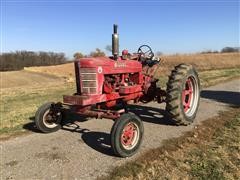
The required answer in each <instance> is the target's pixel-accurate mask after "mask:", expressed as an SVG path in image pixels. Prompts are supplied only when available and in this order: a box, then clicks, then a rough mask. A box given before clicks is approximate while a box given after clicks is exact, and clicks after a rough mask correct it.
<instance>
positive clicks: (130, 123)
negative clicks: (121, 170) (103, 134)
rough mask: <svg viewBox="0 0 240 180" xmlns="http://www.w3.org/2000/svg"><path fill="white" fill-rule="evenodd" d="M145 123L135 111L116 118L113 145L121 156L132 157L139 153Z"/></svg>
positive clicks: (114, 149)
mask: <svg viewBox="0 0 240 180" xmlns="http://www.w3.org/2000/svg"><path fill="white" fill-rule="evenodd" d="M143 133H144V129H143V123H142V121H141V120H140V119H139V117H137V116H136V115H135V114H133V113H126V114H123V115H121V116H120V118H118V119H117V120H115V122H114V124H113V126H112V129H111V146H112V149H113V151H114V153H115V154H116V155H117V156H120V157H130V156H132V155H134V154H135V153H137V151H138V150H139V148H140V145H141V143H142V137H143Z"/></svg>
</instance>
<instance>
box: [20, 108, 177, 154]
mask: <svg viewBox="0 0 240 180" xmlns="http://www.w3.org/2000/svg"><path fill="white" fill-rule="evenodd" d="M128 109H129V112H133V113H135V114H136V115H137V116H139V117H140V118H141V119H142V121H143V122H148V123H154V124H159V125H173V123H171V121H170V120H169V118H167V116H166V113H165V111H164V110H163V109H160V108H154V107H147V106H140V105H129V106H128ZM64 116H65V118H64V119H65V120H64V122H63V123H62V130H64V131H69V132H72V133H79V134H80V135H81V140H82V141H83V142H84V143H85V144H86V145H88V146H89V147H91V148H92V149H94V150H95V151H98V152H100V153H102V154H105V155H108V156H113V157H116V156H115V154H114V152H113V150H112V148H111V140H110V139H111V136H110V133H106V132H96V131H91V130H90V129H84V128H81V127H80V126H81V125H79V123H78V122H84V121H87V120H89V118H86V117H84V116H80V115H78V114H75V113H71V112H68V111H66V112H65V115H64ZM90 119H91V118H90ZM29 120H31V122H30V123H27V124H25V125H24V126H23V128H24V129H27V130H29V131H32V132H35V133H41V132H40V131H39V130H38V129H37V128H36V126H35V123H34V122H33V121H34V117H30V118H29Z"/></svg>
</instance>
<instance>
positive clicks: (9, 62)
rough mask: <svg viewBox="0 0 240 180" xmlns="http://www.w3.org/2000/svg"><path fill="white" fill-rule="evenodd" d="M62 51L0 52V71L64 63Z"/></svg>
mask: <svg viewBox="0 0 240 180" xmlns="http://www.w3.org/2000/svg"><path fill="white" fill-rule="evenodd" d="M66 61H67V58H66V57H65V54H64V53H54V52H43V51H40V52H33V51H16V52H9V53H2V54H0V71H12V70H22V69H23V68H24V67H31V66H49V65H57V64H63V63H66Z"/></svg>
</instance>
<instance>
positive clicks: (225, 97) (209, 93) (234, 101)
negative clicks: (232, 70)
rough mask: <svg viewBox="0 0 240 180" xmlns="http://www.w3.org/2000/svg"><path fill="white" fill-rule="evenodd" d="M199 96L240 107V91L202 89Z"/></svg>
mask: <svg viewBox="0 0 240 180" xmlns="http://www.w3.org/2000/svg"><path fill="white" fill-rule="evenodd" d="M201 97H202V98H205V99H210V100H213V101H216V102H220V103H224V104H228V105H230V106H232V107H240V92H232V91H213V90H203V91H202V92H201Z"/></svg>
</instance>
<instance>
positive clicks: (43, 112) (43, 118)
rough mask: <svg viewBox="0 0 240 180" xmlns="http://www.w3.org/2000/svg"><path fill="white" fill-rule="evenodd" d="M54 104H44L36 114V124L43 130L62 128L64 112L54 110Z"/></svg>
mask: <svg viewBox="0 0 240 180" xmlns="http://www.w3.org/2000/svg"><path fill="white" fill-rule="evenodd" d="M53 104H54V103H52V102H48V103H46V104H43V105H42V106H41V107H39V108H38V110H37V112H36V114H35V124H36V126H37V128H38V129H39V130H40V131H41V132H44V133H50V132H55V131H57V130H59V129H60V128H61V121H62V112H60V111H56V110H54V109H53Z"/></svg>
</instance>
